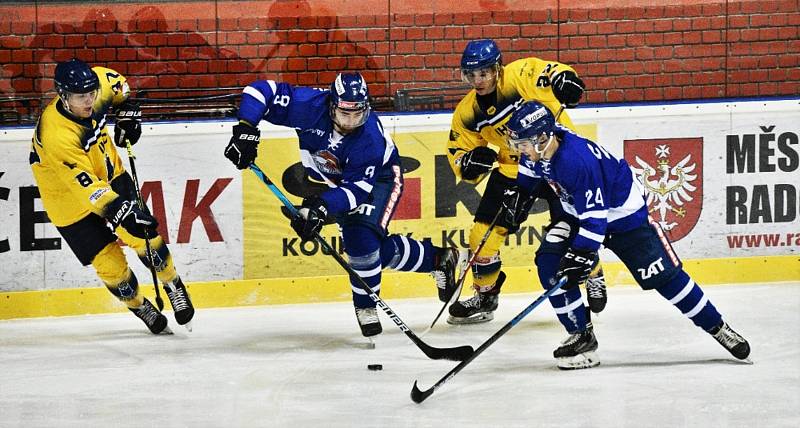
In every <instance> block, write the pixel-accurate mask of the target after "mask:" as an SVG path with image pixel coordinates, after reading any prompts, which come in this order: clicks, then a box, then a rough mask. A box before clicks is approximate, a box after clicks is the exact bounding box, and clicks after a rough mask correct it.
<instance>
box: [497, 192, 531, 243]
mask: <svg viewBox="0 0 800 428" xmlns="http://www.w3.org/2000/svg"><path fill="white" fill-rule="evenodd" d="M535 200H536V198H534V197H532V196H530V195H528V194H527V193H526V192H524V191H521V190H520V189H519V187H517V186H513V187H511V188H509V189H506V190H504V191H503V205H502V208H501V209H502V210H503V211H504V214H503V216H504V217H503V220H505V221H504V222H505V224H506V227H507V228H508V232H509V233H515V232H516V231H518V230H519V225H520V224H522V223H524V222H525V220H527V219H528V213H529V212H530V210H531V207H532V206H533V202H534V201H535Z"/></svg>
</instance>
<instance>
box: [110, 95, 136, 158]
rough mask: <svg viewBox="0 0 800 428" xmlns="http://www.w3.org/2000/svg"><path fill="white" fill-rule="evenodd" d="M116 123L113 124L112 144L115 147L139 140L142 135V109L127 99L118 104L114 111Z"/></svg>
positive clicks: (132, 143) (126, 145)
mask: <svg viewBox="0 0 800 428" xmlns="http://www.w3.org/2000/svg"><path fill="white" fill-rule="evenodd" d="M114 114H115V116H116V117H117V124H116V126H114V144H115V145H116V146H117V147H122V148H125V147H128V142H129V141H130V143H131V145H134V144H136V142H137V141H139V137H141V136H142V110H141V109H140V108H139V104H136V103H135V102H133V101H130V100H127V101H124V102H123V103H122V104H120V105H118V106H117V108H116V111H115V113H114Z"/></svg>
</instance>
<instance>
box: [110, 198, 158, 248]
mask: <svg viewBox="0 0 800 428" xmlns="http://www.w3.org/2000/svg"><path fill="white" fill-rule="evenodd" d="M105 217H106V220H108V222H109V223H111V225H112V226H114V230H116V229H117V227H119V226H122V228H124V229H125V230H126V231H127V232H128V233H130V234H131V235H133V236H135V237H137V238H142V239H147V238H155V237H156V235H158V232H157V231H156V228H157V227H158V221H157V220H156V219H155V217H153V216H151V215H150V214H149V213H146V212H144V211H142V210H141V209H140V208H139V205H137V204H136V202H133V201H130V200H127V199H123V198H122V197H118V198H117V199H114V200H113V201H111V203H110V204H108V206H107V207H106V211H105Z"/></svg>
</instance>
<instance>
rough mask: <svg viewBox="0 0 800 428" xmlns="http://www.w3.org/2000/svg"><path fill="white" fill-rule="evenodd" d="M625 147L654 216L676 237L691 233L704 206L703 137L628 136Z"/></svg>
mask: <svg viewBox="0 0 800 428" xmlns="http://www.w3.org/2000/svg"><path fill="white" fill-rule="evenodd" d="M624 150H625V159H627V160H628V162H629V163H630V165H631V168H632V169H633V171H634V172H635V173H636V177H637V178H638V179H639V181H640V182H641V184H642V185H643V186H644V189H645V193H646V195H647V209H648V211H649V213H650V217H652V218H653V220H655V221H656V222H657V223H658V224H659V225H660V226H661V228H662V229H664V231H665V232H667V234H668V236H669V238H670V239H671V240H672V241H677V240H679V239H681V238H683V237H684V236H686V235H688V234H689V232H691V230H692V229H694V226H695V225H696V224H697V220H698V219H699V218H700V212H701V211H702V207H703V139H702V138H666V139H653V140H625V142H624Z"/></svg>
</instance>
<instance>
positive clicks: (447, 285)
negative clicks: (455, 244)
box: [431, 248, 467, 302]
mask: <svg viewBox="0 0 800 428" xmlns="http://www.w3.org/2000/svg"><path fill="white" fill-rule="evenodd" d="M466 262H467V252H466V251H459V250H458V249H456V248H437V249H436V255H435V256H434V263H433V271H431V276H432V277H433V278H434V279H435V280H436V287H437V288H438V291H439V300H441V301H442V302H446V301H448V300H450V298H451V297H453V293H455V291H456V280H457V278H456V276H457V275H458V272H459V271H460V270H463V269H464V265H465V264H466Z"/></svg>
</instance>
